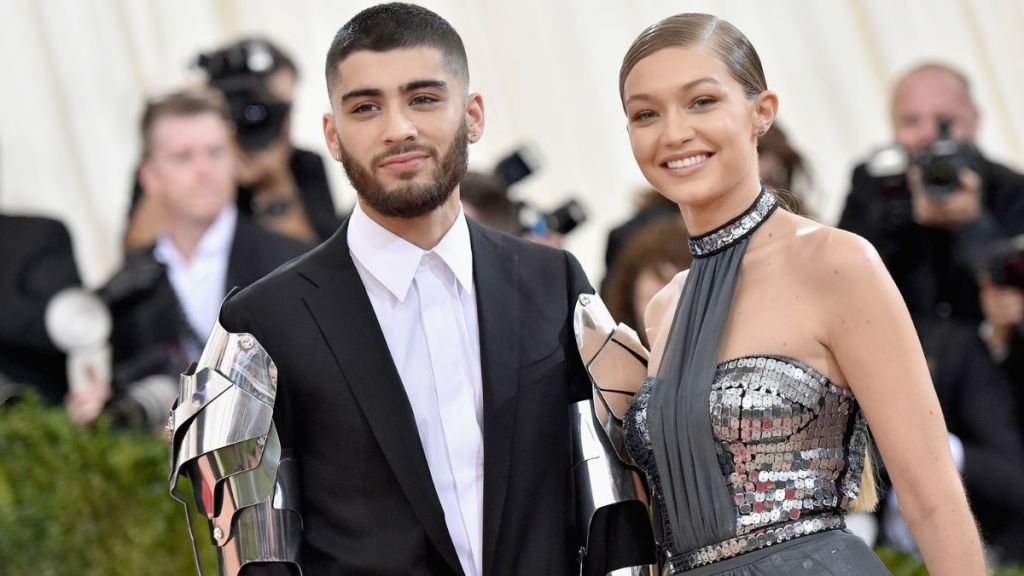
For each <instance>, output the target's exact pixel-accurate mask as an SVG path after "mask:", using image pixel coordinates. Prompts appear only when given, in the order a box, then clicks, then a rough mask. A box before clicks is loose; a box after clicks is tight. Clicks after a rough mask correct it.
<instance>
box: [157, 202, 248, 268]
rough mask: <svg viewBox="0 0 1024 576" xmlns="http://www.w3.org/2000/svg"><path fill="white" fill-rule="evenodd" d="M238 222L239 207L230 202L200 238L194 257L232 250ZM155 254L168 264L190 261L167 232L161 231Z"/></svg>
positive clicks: (223, 253)
mask: <svg viewBox="0 0 1024 576" xmlns="http://www.w3.org/2000/svg"><path fill="white" fill-rule="evenodd" d="M237 224H238V208H236V207H235V205H234V204H229V205H228V206H226V207H225V208H224V209H223V210H221V212H220V214H218V215H217V217H216V218H215V219H214V220H213V224H210V227H209V228H207V229H206V232H204V233H203V237H202V238H200V239H199V244H197V245H196V250H195V252H194V253H193V255H192V259H193V260H195V259H196V258H209V257H212V256H218V255H226V254H228V253H229V252H230V251H231V245H232V243H233V242H234V237H235V227H236V225H237ZM153 254H154V256H155V257H156V259H157V260H158V261H160V262H163V263H164V264H168V265H171V264H173V265H177V266H182V265H187V264H188V261H187V260H186V259H185V257H184V256H183V255H182V254H181V251H180V250H178V247H177V246H175V245H174V243H173V242H171V238H170V236H168V235H167V232H166V231H164V232H161V233H160V235H159V236H157V239H156V246H155V247H154V250H153Z"/></svg>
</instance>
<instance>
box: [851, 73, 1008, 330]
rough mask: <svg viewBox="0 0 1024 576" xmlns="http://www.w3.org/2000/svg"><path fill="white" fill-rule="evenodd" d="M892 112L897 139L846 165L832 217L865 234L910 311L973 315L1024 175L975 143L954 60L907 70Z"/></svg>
mask: <svg viewBox="0 0 1024 576" xmlns="http://www.w3.org/2000/svg"><path fill="white" fill-rule="evenodd" d="M891 112H892V116H891V119H892V127H893V135H894V138H895V143H896V146H895V147H892V148H889V149H886V150H884V151H881V152H880V153H878V154H876V155H875V156H874V157H873V158H872V159H871V161H869V162H867V163H865V164H861V165H859V166H857V167H856V168H855V169H854V172H853V178H852V188H851V191H850V194H849V196H848V197H847V201H846V207H845V209H844V210H843V215H842V218H841V220H840V222H839V226H840V227H841V228H844V229H847V230H850V231H852V232H855V233H857V234H860V235H861V236H863V237H865V238H866V239H868V240H869V241H870V242H871V243H872V244H874V246H875V248H876V249H877V250H878V252H879V254H880V255H881V256H882V259H883V260H884V261H885V264H886V266H887V267H888V268H889V271H890V272H891V273H892V275H893V279H894V280H895V281H896V284H897V286H899V288H900V291H901V293H902V294H903V297H904V299H905V300H906V301H907V306H908V307H909V308H910V311H911V312H912V313H913V314H915V315H916V316H920V317H929V318H951V319H954V320H958V321H962V322H966V323H970V324H975V325H976V324H977V323H979V322H980V321H981V320H982V310H981V307H980V306H979V288H978V282H977V279H976V278H977V275H978V271H979V269H980V267H981V263H982V262H983V261H984V260H985V257H986V256H985V255H986V251H987V250H988V248H989V246H990V245H991V244H992V242H994V241H996V240H999V239H1002V238H1008V237H1010V236H1012V235H1015V234H1019V233H1021V232H1024V176H1022V175H1020V174H1018V173H1016V172H1014V171H1012V170H1010V169H1009V168H1007V167H1005V166H1002V165H999V164H997V163H995V162H992V161H990V160H988V159H987V158H985V157H984V155H983V154H982V153H981V152H980V151H979V150H978V149H977V148H976V147H975V146H974V144H973V142H974V139H975V136H976V134H977V130H978V125H979V119H980V114H979V111H978V109H977V107H976V106H975V104H974V101H973V100H972V97H971V91H970V84H969V82H968V80H967V78H966V77H965V76H964V75H963V74H961V73H960V72H959V71H957V70H955V69H953V68H950V67H948V66H945V65H941V64H923V65H920V66H917V67H915V68H913V69H912V70H910V71H909V72H908V73H906V74H905V75H904V76H903V77H902V78H901V79H900V80H899V81H898V82H897V83H896V87H895V89H894V90H893V98H892V109H891Z"/></svg>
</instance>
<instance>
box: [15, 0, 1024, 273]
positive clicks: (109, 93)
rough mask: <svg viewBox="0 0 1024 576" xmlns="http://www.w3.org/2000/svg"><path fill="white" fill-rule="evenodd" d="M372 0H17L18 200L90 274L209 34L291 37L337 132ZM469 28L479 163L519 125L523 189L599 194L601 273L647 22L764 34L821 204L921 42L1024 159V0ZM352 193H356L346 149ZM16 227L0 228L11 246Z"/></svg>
mask: <svg viewBox="0 0 1024 576" xmlns="http://www.w3.org/2000/svg"><path fill="white" fill-rule="evenodd" d="M369 4H370V2H366V1H364V0H359V1H338V0H292V1H289V2H284V1H282V0H277V1H275V0H0V62H2V64H3V67H2V70H3V82H2V84H0V207H2V209H3V210H4V211H7V212H11V213H38V214H45V215H50V216H54V217H57V218H60V219H63V220H64V221H65V222H66V223H67V224H68V225H69V227H70V229H71V232H72V235H73V238H74V240H75V250H76V254H77V257H78V260H79V266H80V268H81V269H82V272H83V276H84V278H85V280H86V282H87V283H88V284H90V285H96V284H98V283H100V282H101V281H103V280H104V279H105V278H106V277H107V276H108V275H109V274H110V273H111V272H112V271H113V270H115V269H116V267H117V266H118V264H119V260H120V253H119V249H118V246H119V238H120V235H121V231H122V229H123V225H124V215H125V212H126V205H127V202H128V198H129V185H130V181H131V170H132V168H133V166H134V164H135V162H136V160H137V155H138V149H139V146H138V144H139V142H138V140H139V139H138V135H137V128H136V126H137V120H138V114H139V112H140V109H141V105H142V102H143V100H144V98H145V97H146V96H147V95H151V94H154V93H158V92H160V91H163V90H168V89H172V88H174V87H176V86H178V85H180V83H182V82H183V81H185V80H186V79H187V78H188V77H189V71H188V64H189V63H190V62H191V60H192V59H193V58H194V55H195V54H196V53H198V52H199V51H203V50H209V49H212V48H214V47H216V46H218V45H220V44H223V43H226V42H228V41H231V40H234V39H236V38H238V37H239V36H241V35H243V34H249V33H261V34H264V35H266V36H268V37H270V38H271V39H273V40H275V41H277V42H279V43H280V44H281V45H282V46H283V47H284V48H286V49H287V50H288V51H289V52H290V53H291V54H292V55H293V56H294V58H295V59H296V61H297V62H298V64H299V66H300V67H301V69H302V72H303V79H302V84H301V86H300V91H299V95H298V99H297V102H296V107H295V109H294V119H293V126H294V137H295V140H296V142H298V143H299V144H300V145H302V146H304V147H307V148H311V149H314V150H317V151H322V150H323V144H322V138H321V136H320V115H321V114H322V113H323V112H324V111H325V110H326V109H327V108H328V103H327V98H326V90H325V88H324V83H323V72H322V70H323V61H324V55H325V53H326V51H327V48H328V46H329V45H330V41H331V39H332V37H333V35H334V33H335V31H336V30H337V29H338V27H340V26H341V25H342V24H343V23H344V22H345V21H346V20H348V19H349V18H350V17H351V16H352V15H354V14H355V13H356V12H358V11H359V10H361V9H362V8H364V7H366V6H367V5H369ZM423 4H424V5H425V6H427V7H428V8H431V9H432V10H435V11H437V12H438V13H440V14H441V15H442V16H444V17H446V18H447V19H448V20H449V21H450V22H451V23H452V24H453V25H454V26H455V28H456V29H457V30H458V31H459V32H460V33H461V35H462V37H463V40H464V41H465V44H466V48H467V51H468V53H469V58H470V68H471V75H472V89H473V90H476V91H479V92H481V93H483V95H484V99H485V104H486V112H487V130H486V133H485V135H484V138H483V140H482V141H481V142H480V143H479V144H477V145H475V146H473V147H472V148H471V165H472V166H473V167H476V168H481V169H488V168H490V167H491V165H492V164H493V163H494V162H496V161H497V160H498V159H499V158H501V157H502V156H503V155H504V154H505V153H507V152H508V151H510V150H511V149H512V148H514V147H515V146H517V145H520V144H530V145H532V146H534V147H535V149H536V150H538V151H539V153H540V155H541V158H542V160H543V163H544V165H543V168H542V169H541V170H540V172H539V173H537V174H535V175H534V176H533V177H531V178H530V179H529V180H528V181H526V182H525V183H524V184H522V185H521V186H520V188H519V189H518V190H517V192H518V193H519V194H521V195H522V196H523V197H525V198H527V199H529V200H530V201H533V202H535V203H536V204H538V205H540V206H542V207H546V208H551V207H554V206H556V205H558V204H559V203H561V202H562V201H564V200H565V199H567V198H568V197H569V196H571V195H576V196H579V197H581V198H582V200H583V202H584V203H585V205H586V207H587V208H588V210H589V214H590V220H589V221H588V223H587V224H586V225H585V226H584V227H583V228H581V229H580V230H579V231H578V232H575V233H574V234H572V235H571V236H570V238H569V245H568V247H569V248H570V249H571V250H572V251H573V252H574V253H576V254H577V256H579V257H580V259H581V261H582V262H583V264H584V266H585V267H586V269H587V271H588V272H589V273H590V274H591V277H592V279H593V280H594V281H595V282H596V281H597V280H598V279H599V277H600V275H601V274H602V273H603V264H602V262H603V260H602V255H603V252H604V241H605V234H606V232H607V230H608V229H609V228H610V227H611V226H613V225H615V224H617V223H619V222H620V221H622V220H624V219H625V218H627V217H628V215H629V213H630V212H631V210H632V206H633V193H634V192H635V191H636V190H637V189H639V188H640V187H641V185H642V183H643V179H642V177H641V175H640V173H639V171H638V170H637V168H636V167H635V166H634V164H633V160H632V156H631V153H630V150H629V144H628V141H627V138H626V134H625V130H624V126H625V121H624V118H623V115H622V111H621V107H620V105H619V101H618V90H617V78H618V68H619V63H620V61H621V58H622V55H623V54H624V53H625V50H626V48H627V47H628V46H629V43H630V42H631V41H632V39H633V38H634V37H635V36H636V35H637V34H638V33H639V32H640V31H641V30H642V29H643V28H644V27H646V26H647V25H649V24H651V23H653V22H655V21H656V20H658V19H660V18H662V17H665V16H668V15H670V14H673V13H677V12H683V11H691V12H694V11H702V12H711V13H714V14H716V15H718V16H721V17H724V18H726V19H727V20H729V21H731V22H732V23H734V24H735V25H737V26H738V27H739V28H740V29H741V30H743V31H744V33H746V34H747V36H748V37H750V39H751V40H752V42H753V43H754V45H755V46H756V47H757V49H758V51H759V52H760V55H761V59H762V61H763V62H764V65H765V69H766V73H767V76H768V82H769V86H770V87H771V88H773V89H774V90H776V91H777V92H778V93H779V94H780V100H781V109H780V118H779V119H780V122H781V124H782V125H783V126H784V127H785V128H786V130H787V131H788V132H789V133H790V135H791V137H792V138H793V140H794V142H795V144H796V146H797V148H798V149H799V150H800V151H802V152H803V153H804V155H805V156H806V157H807V159H808V161H809V162H810V164H811V166H812V168H813V170H814V178H815V180H814V181H815V185H816V192H817V199H818V209H819V213H820V214H821V215H822V216H823V217H824V219H825V220H826V221H829V222H831V221H834V220H835V219H836V218H837V217H838V213H839V210H840V209H841V208H842V203H843V197H844V195H845V193H846V187H847V178H848V177H849V172H850V170H851V168H852V166H853V163H854V162H856V161H857V160H859V159H862V158H863V157H864V156H865V155H866V154H867V153H868V152H869V151H870V150H871V149H872V148H873V147H875V146H878V145H880V144H882V143H884V142H885V141H886V140H887V139H888V138H889V128H888V120H887V114H888V112H887V109H888V89H889V86H890V84H891V81H892V79H893V78H894V77H895V76H897V75H898V74H899V73H901V72H902V71H903V70H905V69H906V68H907V67H909V66H911V65H913V64H915V63H917V62H919V61H922V60H925V59H927V60H939V61H943V62H948V63H950V64H953V65H955V66H958V67H960V68H962V69H963V70H964V71H965V72H967V74H968V75H969V76H970V77H971V78H972V79H973V81H974V85H975V90H976V96H977V99H978V101H979V103H980V106H981V108H982V110H983V124H982V136H981V146H982V148H983V149H984V150H985V151H986V152H987V153H988V154H989V155H991V156H992V157H994V158H996V159H998V160H1002V161H1004V162H1007V163H1009V164H1011V165H1013V166H1016V167H1018V168H1020V167H1021V166H1024V142H1022V138H1024V96H1021V95H1022V94H1024V33H1022V32H1024V0H976V1H973V2H972V1H970V0H904V1H899V0H775V1H774V2H755V1H752V0H748V1H743V0H717V1H712V0H703V1H698V0H693V1H687V2H681V1H678V0H677V1H670V0H657V1H655V0H645V1H642V2H641V1H626V0H615V1H613V0H607V1H597V0H590V1H587V0H569V1H556V0H486V1H480V2H474V1H472V0H435V1H427V2H423ZM330 172H331V177H332V182H333V184H334V188H335V195H336V199H337V201H338V202H339V204H340V205H341V206H344V207H347V206H348V205H350V204H351V203H352V201H353V198H354V193H353V192H352V191H351V189H350V188H349V187H348V183H347V182H346V181H345V178H344V174H343V173H342V170H341V168H340V166H337V165H332V166H331V167H330ZM10 241H12V239H8V238H2V239H0V250H2V249H3V247H2V246H3V245H4V244H6V243H7V242H10Z"/></svg>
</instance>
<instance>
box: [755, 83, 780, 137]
mask: <svg viewBox="0 0 1024 576" xmlns="http://www.w3.org/2000/svg"><path fill="white" fill-rule="evenodd" d="M778 112H779V96H778V95H777V94H775V92H772V91H771V90H765V91H764V92H761V93H760V94H758V95H757V98H755V99H754V132H755V133H756V134H757V135H758V136H763V135H764V133H765V132H767V131H768V129H769V128H771V127H772V124H774V123H775V116H776V114H778Z"/></svg>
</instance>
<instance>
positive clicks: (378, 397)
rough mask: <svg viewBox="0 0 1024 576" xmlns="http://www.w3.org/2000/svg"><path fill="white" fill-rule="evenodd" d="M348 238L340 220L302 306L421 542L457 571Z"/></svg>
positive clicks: (309, 267)
mask: <svg viewBox="0 0 1024 576" xmlns="http://www.w3.org/2000/svg"><path fill="white" fill-rule="evenodd" d="M347 235H348V223H347V222H346V223H345V225H343V226H342V227H341V228H340V229H339V230H338V231H337V232H336V233H335V234H334V236H332V237H331V238H330V239H329V240H327V241H326V242H325V243H324V244H323V245H322V246H321V247H320V248H319V249H317V250H316V254H313V255H311V258H310V259H309V260H308V261H307V263H306V265H305V266H303V267H302V269H301V270H300V273H302V275H303V276H305V277H306V278H308V279H309V280H311V281H312V282H313V283H314V284H315V285H316V286H317V287H318V290H316V291H315V292H312V293H311V294H310V295H308V296H306V297H305V301H306V306H307V307H308V308H309V311H310V313H311V314H312V315H313V319H314V320H315V321H316V323H317V326H319V328H320V331H321V333H322V334H323V337H324V339H325V340H326V341H327V344H328V346H330V349H331V352H332V354H333V355H334V358H335V360H336V361H337V362H338V366H339V367H340V368H341V371H342V373H343V374H344V376H345V381H346V382H347V383H348V385H349V387H350V388H351V390H352V394H353V396H355V398H356V401H357V402H358V403H359V407H360V409H361V410H362V411H363V414H364V415H365V416H366V420H367V422H369V425H370V428H371V430H372V431H373V435H374V438H376V440H377V443H378V444H379V446H380V448H381V451H382V452H383V453H384V457H385V458H386V459H387V461H388V464H389V465H390V466H391V469H392V470H393V471H394V473H395V477H396V478H397V479H398V483H399V485H400V486H401V487H402V491H403V492H404V493H405V496H406V498H407V499H408V501H409V503H410V505H411V506H412V508H413V511H414V512H415V514H416V516H417V517H418V518H419V520H420V522H421V524H422V525H423V528H424V530H425V531H426V533H427V535H428V537H429V538H430V540H431V541H432V542H433V543H434V546H435V547H436V548H437V549H438V551H440V553H441V556H442V557H444V559H445V560H446V561H447V562H448V563H449V564H450V565H451V567H452V569H453V570H455V571H456V572H457V573H460V574H461V573H462V569H461V565H460V563H459V559H458V555H457V554H456V552H455V546H454V545H453V544H452V540H451V536H450V535H449V533H448V528H447V525H446V524H445V520H444V510H443V509H442V508H441V502H440V500H439V499H438V497H437V493H436V492H435V490H434V483H433V480H432V479H431V476H430V469H429V468H428V466H427V459H426V456H425V455H424V453H423V447H422V443H421V441H420V437H419V433H418V431H417V429H416V421H415V417H414V416H413V412H412V407H411V406H410V405H409V399H408V396H407V395H406V393H405V388H404V386H403V385H402V381H401V378H400V377H399V375H398V370H397V369H396V368H395V364H394V361H393V360H392V358H391V353H390V351H389V350H388V345H387V341H386V340H385V339H384V334H383V332H381V329H380V324H379V323H378V321H377V316H376V314H375V313H374V311H373V306H372V305H371V304H370V299H369V297H368V296H367V294H366V288H365V287H364V286H363V282H362V280H361V279H360V277H359V273H358V271H357V270H356V268H355V265H354V263H353V262H352V256H351V254H350V253H349V249H348V239H347ZM382 521H386V519H382Z"/></svg>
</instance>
